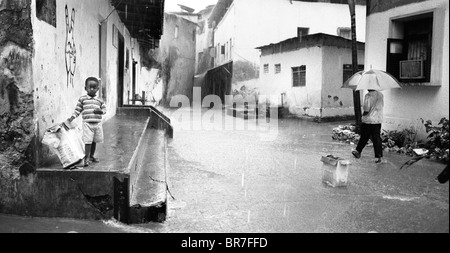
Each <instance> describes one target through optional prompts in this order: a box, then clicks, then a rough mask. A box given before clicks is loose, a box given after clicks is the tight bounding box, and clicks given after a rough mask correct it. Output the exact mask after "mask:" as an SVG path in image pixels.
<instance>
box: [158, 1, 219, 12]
mask: <svg viewBox="0 0 450 253" xmlns="http://www.w3.org/2000/svg"><path fill="white" fill-rule="evenodd" d="M216 3H217V0H166V1H165V6H164V11H166V12H174V11H180V10H181V9H180V7H179V6H178V4H181V5H185V6H187V7H190V8H192V9H195V12H199V11H201V10H203V9H204V8H205V7H206V6H208V5H212V4H216Z"/></svg>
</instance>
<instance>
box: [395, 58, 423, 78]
mask: <svg viewBox="0 0 450 253" xmlns="http://www.w3.org/2000/svg"><path fill="white" fill-rule="evenodd" d="M424 63H425V61H424V60H408V61H400V79H423V78H425V75H424Z"/></svg>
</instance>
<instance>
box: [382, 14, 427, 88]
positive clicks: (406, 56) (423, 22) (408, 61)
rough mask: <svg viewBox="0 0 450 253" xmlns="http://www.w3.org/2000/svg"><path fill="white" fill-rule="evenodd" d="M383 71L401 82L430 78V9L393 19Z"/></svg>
mask: <svg viewBox="0 0 450 253" xmlns="http://www.w3.org/2000/svg"><path fill="white" fill-rule="evenodd" d="M392 33H394V35H395V37H396V38H395V39H394V38H390V39H388V41H387V43H388V44H387V59H386V60H387V63H386V71H387V72H388V73H390V74H391V75H393V76H394V77H395V78H397V79H399V81H401V82H403V83H408V82H430V72H431V52H432V36H433V13H426V14H421V15H416V16H411V17H407V18H402V19H396V20H393V21H392Z"/></svg>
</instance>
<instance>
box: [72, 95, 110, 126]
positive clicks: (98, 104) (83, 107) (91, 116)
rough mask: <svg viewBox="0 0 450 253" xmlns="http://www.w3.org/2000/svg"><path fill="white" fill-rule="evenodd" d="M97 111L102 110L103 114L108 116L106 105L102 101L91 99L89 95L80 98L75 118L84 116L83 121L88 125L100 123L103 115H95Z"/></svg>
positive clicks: (74, 114)
mask: <svg viewBox="0 0 450 253" xmlns="http://www.w3.org/2000/svg"><path fill="white" fill-rule="evenodd" d="M95 109H101V110H102V111H103V114H106V105H105V102H103V101H102V100H101V99H98V98H96V97H91V96H89V95H84V96H82V97H80V99H79V100H78V103H77V107H76V108H75V112H74V113H73V116H74V117H75V118H76V117H78V116H80V114H82V115H83V121H84V122H88V123H100V122H102V115H100V114H95V113H94V110H95Z"/></svg>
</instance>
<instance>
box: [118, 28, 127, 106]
mask: <svg viewBox="0 0 450 253" xmlns="http://www.w3.org/2000/svg"><path fill="white" fill-rule="evenodd" d="M118 38H119V65H118V68H119V70H118V76H117V106H118V107H123V84H124V68H125V58H124V57H125V43H124V38H123V35H122V34H120V32H118Z"/></svg>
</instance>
